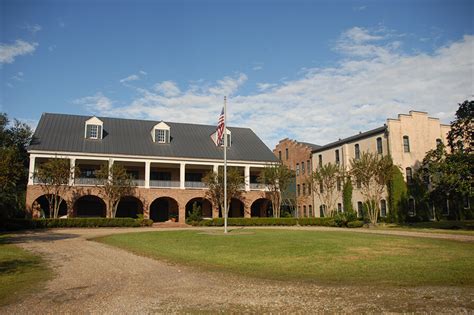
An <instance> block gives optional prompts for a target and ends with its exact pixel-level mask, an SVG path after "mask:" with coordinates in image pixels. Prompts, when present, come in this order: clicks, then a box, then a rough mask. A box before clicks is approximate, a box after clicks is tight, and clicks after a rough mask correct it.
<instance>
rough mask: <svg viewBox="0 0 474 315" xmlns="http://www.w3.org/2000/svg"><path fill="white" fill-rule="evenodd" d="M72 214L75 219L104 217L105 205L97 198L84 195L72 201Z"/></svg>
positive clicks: (102, 200)
mask: <svg viewBox="0 0 474 315" xmlns="http://www.w3.org/2000/svg"><path fill="white" fill-rule="evenodd" d="M72 209H73V210H72V212H73V215H74V216H75V217H106V216H107V203H106V202H105V201H104V199H102V198H101V197H99V196H96V195H92V194H85V195H82V196H80V197H78V198H75V199H74V202H73V206H72Z"/></svg>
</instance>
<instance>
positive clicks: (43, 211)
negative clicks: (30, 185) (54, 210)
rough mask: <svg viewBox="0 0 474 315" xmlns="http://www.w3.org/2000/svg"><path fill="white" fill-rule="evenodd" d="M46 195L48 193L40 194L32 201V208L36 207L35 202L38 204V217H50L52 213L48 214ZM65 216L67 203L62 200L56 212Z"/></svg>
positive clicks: (59, 215) (60, 215)
mask: <svg viewBox="0 0 474 315" xmlns="http://www.w3.org/2000/svg"><path fill="white" fill-rule="evenodd" d="M48 196H49V195H42V196H40V197H38V198H36V200H35V201H34V202H33V208H35V206H36V207H38V206H37V205H36V203H37V204H38V205H39V208H37V209H38V210H39V211H40V213H39V217H40V218H52V214H51V215H50V210H49V201H48ZM63 216H67V204H66V201H64V200H62V201H61V204H60V205H59V212H58V217H63Z"/></svg>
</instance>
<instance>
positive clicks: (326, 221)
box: [193, 218, 335, 226]
mask: <svg viewBox="0 0 474 315" xmlns="http://www.w3.org/2000/svg"><path fill="white" fill-rule="evenodd" d="M227 224H228V225H229V226H294V225H316V226H335V223H334V220H333V219H332V218H300V219H296V218H229V219H228V220H227ZM193 225H199V226H223V225H224V219H222V218H215V219H212V220H202V221H199V222H193Z"/></svg>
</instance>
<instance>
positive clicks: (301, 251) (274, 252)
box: [96, 229, 474, 286]
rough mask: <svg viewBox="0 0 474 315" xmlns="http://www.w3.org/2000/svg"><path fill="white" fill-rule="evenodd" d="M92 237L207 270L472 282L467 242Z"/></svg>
mask: <svg viewBox="0 0 474 315" xmlns="http://www.w3.org/2000/svg"><path fill="white" fill-rule="evenodd" d="M96 240H97V241H100V242H103V243H106V244H110V245H114V246H117V247H121V248H123V249H126V250H129V251H132V252H134V253H137V254H140V255H144V256H149V257H152V258H156V259H161V260H166V261H169V262H172V263H179V264H185V265H190V266H196V267H200V268H204V269H207V270H211V271H212V270H215V271H229V272H234V273H238V274H242V275H246V276H252V277H261V278H268V279H277V280H291V281H295V280H302V281H311V282H317V283H321V284H337V285H361V284H366V285H394V286H400V285H401V286H405V285H406V286H421V285H442V286H474V245H473V244H472V243H464V242H456V241H448V240H435V239H426V238H415V237H395V236H387V235H374V234H362V233H353V232H346V233H340V232H337V231H336V232H334V231H290V230H249V229H245V230H240V229H233V230H232V231H231V232H230V233H229V234H228V235H224V234H223V233H222V232H221V231H217V230H214V231H204V230H203V231H167V232H145V233H129V234H118V235H111V236H106V237H102V238H98V239H96Z"/></svg>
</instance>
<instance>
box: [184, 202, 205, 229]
mask: <svg viewBox="0 0 474 315" xmlns="http://www.w3.org/2000/svg"><path fill="white" fill-rule="evenodd" d="M201 220H202V212H201V207H200V206H198V204H197V202H194V203H193V209H192V211H191V213H190V214H188V217H187V218H186V223H187V224H192V225H194V222H199V221H201Z"/></svg>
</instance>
